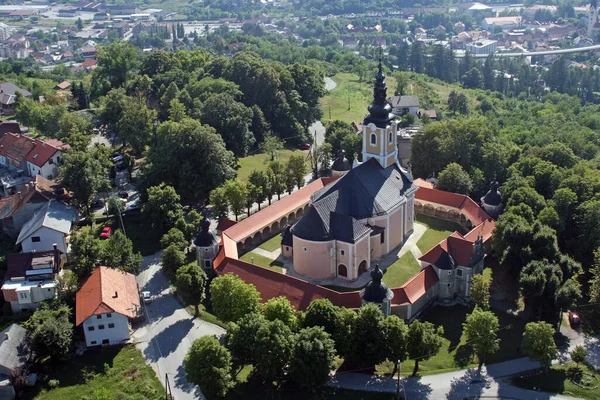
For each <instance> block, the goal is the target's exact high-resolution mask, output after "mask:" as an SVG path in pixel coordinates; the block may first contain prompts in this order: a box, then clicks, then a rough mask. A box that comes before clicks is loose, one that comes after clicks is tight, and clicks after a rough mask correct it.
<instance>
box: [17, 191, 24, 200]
mask: <svg viewBox="0 0 600 400" xmlns="http://www.w3.org/2000/svg"><path fill="white" fill-rule="evenodd" d="M17 195H19V200H23V193H21V191H20V190H19V191H18V192H17Z"/></svg>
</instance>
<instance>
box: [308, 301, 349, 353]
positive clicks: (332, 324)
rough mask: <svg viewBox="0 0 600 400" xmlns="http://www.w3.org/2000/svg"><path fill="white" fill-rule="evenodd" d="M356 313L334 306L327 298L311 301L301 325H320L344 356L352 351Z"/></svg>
mask: <svg viewBox="0 0 600 400" xmlns="http://www.w3.org/2000/svg"><path fill="white" fill-rule="evenodd" d="M355 319H356V313H355V312H354V311H351V310H348V309H347V308H343V307H336V306H334V305H333V304H331V301H329V299H319V300H314V301H312V302H311V303H310V304H309V306H308V308H307V309H306V312H305V314H304V321H303V326H304V327H305V328H306V327H311V326H321V327H323V329H325V332H327V333H329V334H330V335H331V337H332V338H333V340H334V342H335V346H336V349H337V352H338V354H339V355H340V356H342V357H345V356H346V355H348V354H350V353H351V351H352V326H353V324H354V320H355Z"/></svg>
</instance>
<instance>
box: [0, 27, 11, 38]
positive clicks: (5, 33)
mask: <svg viewBox="0 0 600 400" xmlns="http://www.w3.org/2000/svg"><path fill="white" fill-rule="evenodd" d="M12 32H13V29H12V28H11V27H10V26H8V25H6V24H3V23H0V40H6V39H8V38H9V37H10V36H11V35H12Z"/></svg>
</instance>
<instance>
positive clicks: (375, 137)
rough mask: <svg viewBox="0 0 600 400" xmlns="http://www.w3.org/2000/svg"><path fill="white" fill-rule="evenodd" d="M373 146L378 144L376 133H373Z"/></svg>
mask: <svg viewBox="0 0 600 400" xmlns="http://www.w3.org/2000/svg"><path fill="white" fill-rule="evenodd" d="M371 144H372V145H376V144H377V135H375V134H374V133H371Z"/></svg>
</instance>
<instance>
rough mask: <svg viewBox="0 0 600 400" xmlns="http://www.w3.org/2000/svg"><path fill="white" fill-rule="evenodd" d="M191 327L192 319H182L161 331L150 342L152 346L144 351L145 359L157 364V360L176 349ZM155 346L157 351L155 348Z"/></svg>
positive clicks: (192, 324)
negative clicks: (157, 347)
mask: <svg viewBox="0 0 600 400" xmlns="http://www.w3.org/2000/svg"><path fill="white" fill-rule="evenodd" d="M193 326H194V322H193V321H192V319H182V320H179V321H177V322H175V323H174V324H172V325H170V326H169V327H168V328H166V329H164V330H163V331H161V332H160V333H159V334H158V335H156V336H155V337H154V339H153V340H152V345H151V346H148V347H147V348H146V349H145V350H144V355H145V356H146V359H147V360H148V361H150V362H157V361H158V359H159V358H164V357H167V356H168V355H169V354H171V353H172V352H174V351H175V350H176V349H177V347H178V346H179V344H180V343H181V341H182V340H183V338H184V337H186V336H187V334H188V333H189V331H190V330H191V329H192V327H193ZM157 345H158V346H159V349H156V348H155V347H156V346H157Z"/></svg>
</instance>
